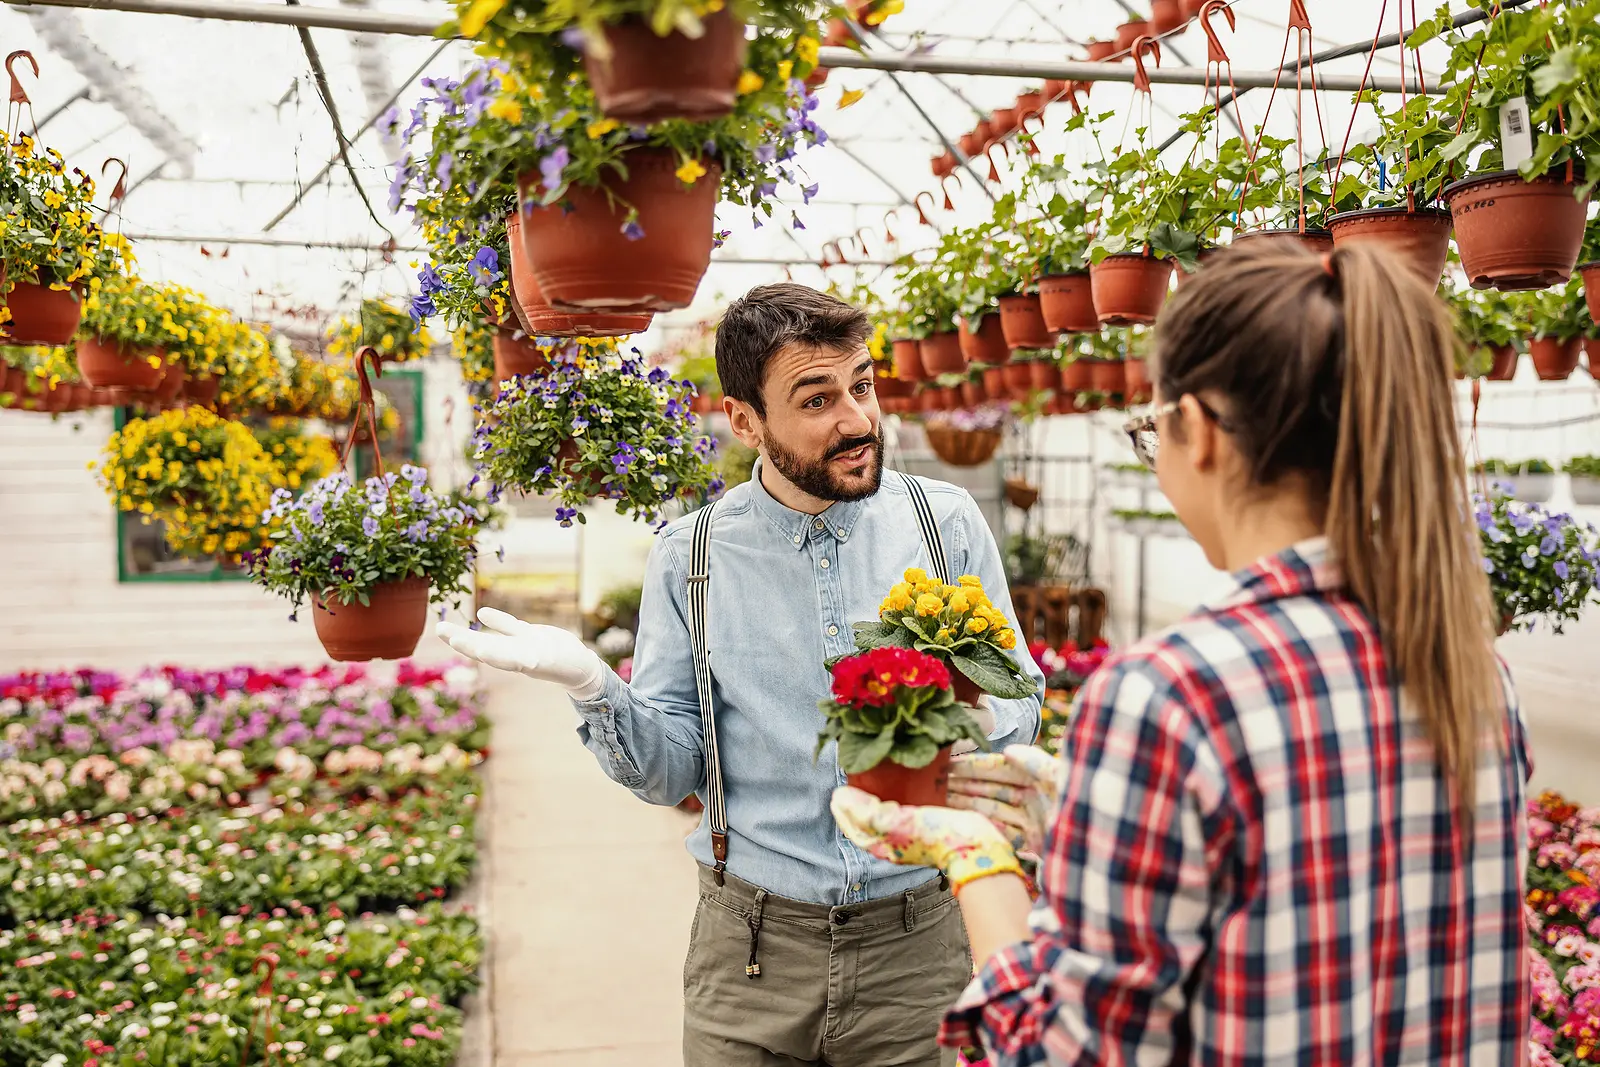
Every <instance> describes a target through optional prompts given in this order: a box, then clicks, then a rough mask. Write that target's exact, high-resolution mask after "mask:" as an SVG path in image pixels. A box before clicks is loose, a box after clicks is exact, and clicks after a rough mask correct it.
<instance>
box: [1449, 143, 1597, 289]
mask: <svg viewBox="0 0 1600 1067" xmlns="http://www.w3.org/2000/svg"><path fill="white" fill-rule="evenodd" d="M1574 192H1575V186H1574V184H1573V183H1572V182H1569V181H1567V180H1565V178H1564V177H1563V176H1561V175H1558V174H1548V175H1546V176H1544V177H1543V178H1538V179H1536V180H1534V181H1531V182H1530V181H1526V180H1524V179H1523V178H1522V176H1521V175H1519V174H1517V173H1516V172H1515V171H1496V172H1494V173H1491V174H1479V175H1476V176H1475V177H1471V178H1467V179H1466V180H1464V181H1459V182H1455V183H1453V184H1451V185H1447V186H1445V188H1444V201H1445V203H1446V204H1448V205H1449V206H1450V214H1451V215H1452V216H1454V218H1455V224H1456V250H1457V251H1459V252H1460V253H1461V266H1462V268H1463V269H1464V270H1465V271H1466V272H1467V280H1468V281H1469V282H1470V283H1471V284H1472V287H1473V288H1474V289H1490V288H1494V289H1499V290H1500V291H1502V292H1517V291H1521V290H1526V289H1546V288H1549V287H1550V286H1552V285H1560V284H1562V283H1563V282H1565V281H1566V280H1567V279H1568V278H1570V277H1572V268H1573V265H1574V264H1576V263H1577V262H1578V252H1579V250H1580V249H1581V248H1582V246H1583V227H1584V220H1585V218H1586V217H1587V214H1588V207H1589V202H1588V200H1587V199H1584V200H1579V199H1578V198H1577V197H1576V196H1575V195H1573V194H1574Z"/></svg>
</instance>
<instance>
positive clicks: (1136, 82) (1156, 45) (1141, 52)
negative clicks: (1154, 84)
mask: <svg viewBox="0 0 1600 1067" xmlns="http://www.w3.org/2000/svg"><path fill="white" fill-rule="evenodd" d="M1128 54H1129V55H1131V56H1133V88H1134V90H1135V91H1136V92H1141V93H1148V92H1149V91H1150V75H1149V74H1147V73H1145V69H1144V57H1145V56H1146V55H1148V56H1149V57H1150V58H1151V59H1154V60H1155V61H1156V66H1158V67H1159V66H1161V42H1160V41H1158V40H1156V39H1155V38H1154V37H1151V36H1150V35H1149V34H1146V35H1144V36H1143V37H1140V38H1139V39H1138V40H1136V41H1134V42H1133V47H1132V48H1131V49H1129V52H1128Z"/></svg>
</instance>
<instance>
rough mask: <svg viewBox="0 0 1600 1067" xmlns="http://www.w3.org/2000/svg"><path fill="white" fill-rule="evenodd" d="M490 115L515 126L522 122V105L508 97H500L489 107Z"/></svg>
mask: <svg viewBox="0 0 1600 1067" xmlns="http://www.w3.org/2000/svg"><path fill="white" fill-rule="evenodd" d="M489 114H491V115H493V116H494V117H495V118H497V119H503V120H504V121H506V122H509V123H511V124H512V125H513V126H515V125H516V124H517V123H519V122H521V121H522V105H521V104H519V103H517V102H516V101H515V100H513V99H511V98H510V97H508V96H499V97H496V98H495V101H494V103H492V104H490V105H489Z"/></svg>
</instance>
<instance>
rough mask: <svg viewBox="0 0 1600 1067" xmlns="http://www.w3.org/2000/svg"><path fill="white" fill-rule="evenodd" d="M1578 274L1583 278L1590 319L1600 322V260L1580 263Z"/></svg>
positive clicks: (1584, 297)
mask: <svg viewBox="0 0 1600 1067" xmlns="http://www.w3.org/2000/svg"><path fill="white" fill-rule="evenodd" d="M1578 273H1579V274H1580V275H1582V276H1583V299H1584V301H1585V302H1587V303H1588V305H1589V317H1590V318H1591V319H1593V320H1594V321H1596V322H1600V260H1596V261H1595V262H1593V263H1580V264H1579V265H1578Z"/></svg>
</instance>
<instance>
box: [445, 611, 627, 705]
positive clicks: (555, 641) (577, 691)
mask: <svg viewBox="0 0 1600 1067" xmlns="http://www.w3.org/2000/svg"><path fill="white" fill-rule="evenodd" d="M478 621H479V622H480V623H482V624H483V629H481V630H471V629H468V628H467V627H465V626H462V625H460V624H459V623H454V622H441V623H440V624H439V626H438V634H439V637H440V639H441V640H443V641H444V643H445V644H447V645H449V646H450V647H451V648H453V649H455V650H456V651H457V652H459V653H461V654H462V655H463V656H467V657H470V658H471V659H475V660H477V661H478V662H479V663H484V664H487V665H488V666H490V667H498V668H500V669H501V670H503V671H516V672H518V673H519V674H526V675H527V676H528V677H529V678H537V679H539V680H540V681H545V682H554V683H556V684H557V685H559V686H563V687H565V688H566V690H567V692H569V693H571V694H572V696H573V698H574V699H575V700H593V699H594V698H595V697H597V696H599V695H600V691H601V689H602V688H604V681H603V679H604V674H605V672H604V667H605V663H604V662H603V661H602V660H601V659H600V657H599V656H597V655H595V653H594V650H593V649H591V648H589V646H587V645H585V644H584V643H583V642H582V641H581V640H579V639H578V636H577V635H576V634H573V633H570V632H568V631H566V630H563V629H561V628H560V627H559V626H539V625H536V624H534V623H531V622H523V621H522V620H521V619H519V618H517V617H516V616H515V615H510V614H508V613H506V612H504V611H500V610H498V609H496V608H479V609H478Z"/></svg>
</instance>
